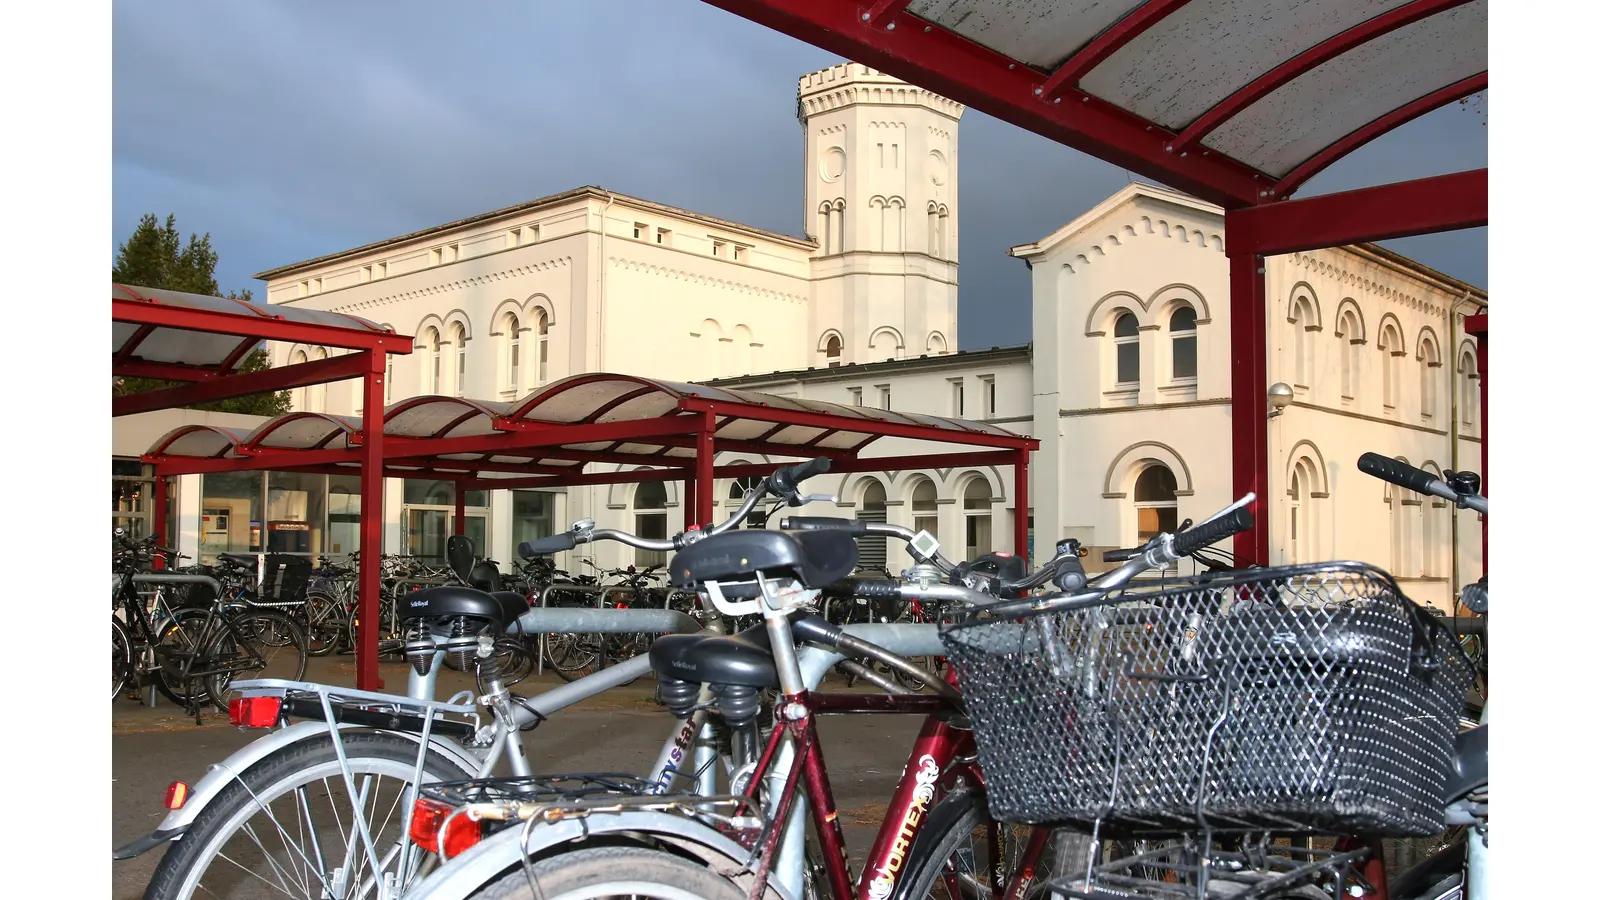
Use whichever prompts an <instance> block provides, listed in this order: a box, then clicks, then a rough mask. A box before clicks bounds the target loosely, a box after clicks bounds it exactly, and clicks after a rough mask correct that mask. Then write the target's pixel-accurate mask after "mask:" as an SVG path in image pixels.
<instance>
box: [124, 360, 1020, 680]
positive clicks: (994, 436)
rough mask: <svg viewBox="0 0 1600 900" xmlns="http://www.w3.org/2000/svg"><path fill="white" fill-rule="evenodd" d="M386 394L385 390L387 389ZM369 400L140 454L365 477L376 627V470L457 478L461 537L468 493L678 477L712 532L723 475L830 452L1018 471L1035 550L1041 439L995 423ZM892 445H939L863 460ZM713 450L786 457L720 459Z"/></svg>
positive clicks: (171, 471) (725, 405) (610, 395)
mask: <svg viewBox="0 0 1600 900" xmlns="http://www.w3.org/2000/svg"><path fill="white" fill-rule="evenodd" d="M378 365H379V366H380V367H381V365H382V363H381V361H380V362H379V363H378ZM379 391H380V393H379V394H377V395H376V399H381V397H382V394H381V385H380V387H379ZM368 397H369V398H372V397H373V395H371V394H369V395H368ZM366 409H368V410H371V411H372V413H371V414H369V415H366V416H364V417H363V418H360V419H358V418H355V417H353V416H339V415H332V414H329V413H313V412H291V413H286V414H284V415H280V416H277V417H274V418H272V419H269V420H267V421H266V422H264V423H262V424H261V425H260V426H258V427H256V428H255V429H254V430H252V431H248V432H246V431H244V430H242V429H234V428H225V427H219V426H212V425H186V426H183V427H180V428H177V429H174V430H173V431H171V432H169V433H167V434H166V435H164V436H163V437H162V438H161V439H159V440H158V441H157V442H156V443H155V445H154V446H152V447H151V448H150V451H149V452H148V453H147V454H146V455H145V457H144V460H145V462H148V463H151V464H153V465H154V466H155V470H156V474H157V476H158V477H164V476H167V475H180V474H185V475H187V474H200V473H207V472H232V471H247V470H258V469H271V470H277V471H298V472H307V473H321V474H351V473H355V472H360V474H361V476H362V479H363V481H362V484H363V488H362V507H361V509H362V519H361V528H362V538H363V540H362V545H361V550H362V553H361V570H362V573H361V582H360V587H359V601H358V602H359V603H360V607H359V615H361V616H362V617H364V618H366V619H367V621H375V620H376V618H377V603H378V579H377V563H378V560H379V556H380V553H381V550H380V549H378V544H377V543H376V538H374V543H373V544H372V547H373V549H370V550H369V549H368V544H367V543H366V538H367V534H368V531H369V529H370V530H371V531H372V532H373V533H374V535H376V533H377V532H378V530H379V529H380V527H381V524H382V522H383V503H382V493H381V491H380V490H378V489H377V487H378V486H379V485H381V483H382V481H381V479H382V478H402V479H403V478H432V479H440V480H447V481H453V482H454V483H455V485H456V491H455V503H456V516H455V522H456V530H457V533H461V529H462V528H463V526H464V523H465V516H464V508H463V507H464V504H465V496H466V492H467V491H477V490H498V489H510V488H552V487H572V486H579V485H601V484H630V483H641V482H651V481H655V482H661V481H676V482H681V483H682V485H683V497H684V520H685V521H686V522H691V523H699V524H702V525H705V524H710V520H711V518H712V516H713V508H714V506H713V500H714V493H713V490H714V482H715V480H716V479H719V478H746V477H751V476H765V475H767V474H769V473H770V472H772V471H774V470H776V469H778V468H780V467H782V466H784V465H789V464H792V463H793V462H794V461H796V460H799V459H808V458H815V457H827V458H828V459H829V460H830V461H831V463H832V466H831V471H833V472H880V471H891V472H892V471H898V470H903V469H908V468H950V467H961V466H1011V467H1012V470H1013V472H1014V476H1013V477H1014V486H1013V489H1012V493H1013V494H1014V498H1013V500H1014V505H1015V507H1016V515H1015V517H1014V518H1015V547H1016V552H1017V553H1019V554H1025V553H1027V549H1028V512H1027V510H1028V504H1027V500H1026V498H1027V496H1028V456H1029V454H1030V453H1031V452H1032V451H1034V450H1036V449H1038V446H1039V442H1038V441H1037V440H1035V439H1033V438H1030V437H1026V436H1024V435H1019V434H1016V433H1014V432H1011V431H1008V430H1006V429H1004V428H1001V427H999V426H997V425H991V424H987V423H981V422H972V421H966V420H962V419H951V418H942V417H939V416H929V415H922V414H919V413H906V412H893V411H889V410H881V409H866V408H861V407H852V406H843V405H839V404H835V403H825V402H822V401H818V400H807V399H801V398H795V397H780V396H777V395H772V394H763V393H757V392H754V391H741V390H733V389H728V388H719V387H712V386H708V385H701V384H687V383H680V382H671V381H661V380H656V379H649V378H642V377H639V376H635V375H623V374H614V373H587V374H581V375H574V376H571V377H568V378H564V379H561V380H559V381H556V382H553V383H551V384H549V385H546V386H544V387H542V388H540V389H538V390H536V391H534V392H533V393H531V394H529V395H528V396H527V397H525V398H523V399H521V400H519V401H516V402H494V401H485V400H473V399H467V398H460V397H444V396H434V395H427V396H420V397H411V398H408V399H405V400H401V401H398V402H396V403H393V404H390V405H389V406H388V407H387V408H383V407H382V406H381V404H379V403H372V404H370V405H369V406H368V407H366ZM379 415H381V417H382V418H381V425H380V424H379V422H378V416H379ZM884 438H897V439H903V440H911V441H918V442H924V443H932V444H938V445H943V446H942V447H940V448H937V449H936V450H935V451H933V452H924V453H921V454H906V453H896V454H894V455H883V456H866V455H863V451H865V450H867V449H868V448H870V447H872V445H873V444H874V443H876V442H877V441H879V440H881V439H884ZM951 446H955V447H960V448H961V449H959V450H951V449H949V448H950V447H951ZM718 452H736V453H739V454H740V455H745V456H750V455H755V456H762V457H765V458H768V459H778V460H782V461H779V462H757V463H739V464H725V465H718V464H717V463H716V454H717V453H718ZM590 466H603V467H605V469H603V470H599V471H597V470H593V469H590V468H589V467H590ZM369 483H370V484H371V485H373V490H372V493H371V494H370V496H371V497H372V498H373V499H371V500H370V501H369V500H368V496H369V494H368V490H367V486H368V484H369ZM369 573H370V576H371V577H370V579H369ZM377 660H378V646H377V633H376V631H375V630H369V631H368V632H367V633H366V634H364V635H363V636H362V637H361V640H360V646H359V647H358V648H357V657H356V670H357V675H356V679H357V680H356V685H357V687H358V688H359V689H362V690H374V689H377V688H379V687H381V686H382V684H381V682H380V681H379V679H378V672H377Z"/></svg>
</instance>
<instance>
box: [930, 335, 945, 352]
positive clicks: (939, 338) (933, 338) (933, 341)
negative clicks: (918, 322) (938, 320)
mask: <svg viewBox="0 0 1600 900" xmlns="http://www.w3.org/2000/svg"><path fill="white" fill-rule="evenodd" d="M947 349H948V347H947V345H946V344H945V342H944V335H942V334H940V333H939V332H937V331H935V332H934V333H933V334H930V335H928V355H929V356H943V355H944V354H945V352H946V350H947Z"/></svg>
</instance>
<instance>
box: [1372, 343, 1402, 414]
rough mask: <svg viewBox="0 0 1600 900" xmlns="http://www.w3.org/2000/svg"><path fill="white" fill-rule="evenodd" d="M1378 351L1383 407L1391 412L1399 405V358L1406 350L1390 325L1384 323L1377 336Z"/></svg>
mask: <svg viewBox="0 0 1600 900" xmlns="http://www.w3.org/2000/svg"><path fill="white" fill-rule="evenodd" d="M1378 351H1379V352H1380V353H1382V354H1383V405H1384V407H1385V408H1386V409H1389V410H1393V409H1395V408H1396V407H1398V406H1399V405H1400V358H1401V357H1403V356H1405V355H1406V348H1405V345H1404V344H1403V343H1402V342H1401V340H1400V330H1399V329H1397V328H1396V327H1395V326H1394V325H1393V324H1392V323H1385V324H1384V326H1383V331H1382V332H1381V333H1380V334H1379V335H1378Z"/></svg>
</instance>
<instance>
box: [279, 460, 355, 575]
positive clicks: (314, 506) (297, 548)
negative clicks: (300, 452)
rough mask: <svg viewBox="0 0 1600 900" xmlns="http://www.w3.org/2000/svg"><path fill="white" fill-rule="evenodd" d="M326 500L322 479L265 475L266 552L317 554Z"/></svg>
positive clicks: (321, 535) (323, 522)
mask: <svg viewBox="0 0 1600 900" xmlns="http://www.w3.org/2000/svg"><path fill="white" fill-rule="evenodd" d="M346 477H348V476H346ZM327 499H328V498H327V479H326V477H325V476H322V475H307V474H304V473H301V472H268V473H267V516H266V544H267V546H266V549H267V552H268V553H296V554H307V555H315V554H319V553H321V552H322V546H323V545H322V538H323V529H324V528H325V527H326V521H327Z"/></svg>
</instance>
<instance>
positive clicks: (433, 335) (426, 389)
mask: <svg viewBox="0 0 1600 900" xmlns="http://www.w3.org/2000/svg"><path fill="white" fill-rule="evenodd" d="M422 346H423V354H422V392H423V393H424V394H437V393H439V375H440V362H439V329H437V328H429V329H428V330H427V331H425V332H423V334H422Z"/></svg>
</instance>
